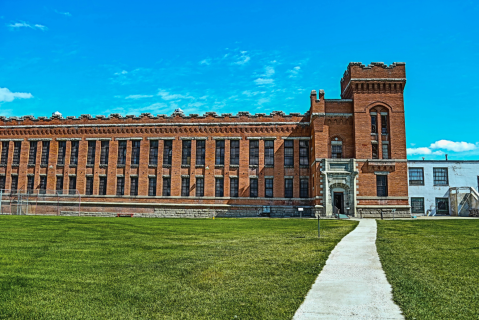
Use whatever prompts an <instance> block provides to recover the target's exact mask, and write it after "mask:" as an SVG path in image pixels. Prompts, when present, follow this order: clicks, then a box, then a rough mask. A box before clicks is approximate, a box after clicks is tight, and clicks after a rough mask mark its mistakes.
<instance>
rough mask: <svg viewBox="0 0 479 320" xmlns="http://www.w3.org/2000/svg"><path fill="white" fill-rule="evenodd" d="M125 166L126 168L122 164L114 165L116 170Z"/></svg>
mask: <svg viewBox="0 0 479 320" xmlns="http://www.w3.org/2000/svg"><path fill="white" fill-rule="evenodd" d="M125 166H126V165H124V164H117V165H116V167H117V168H124V167H125Z"/></svg>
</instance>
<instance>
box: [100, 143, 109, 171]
mask: <svg viewBox="0 0 479 320" xmlns="http://www.w3.org/2000/svg"><path fill="white" fill-rule="evenodd" d="M109 154H110V141H102V142H101V152H100V164H102V165H107V164H108V156H109Z"/></svg>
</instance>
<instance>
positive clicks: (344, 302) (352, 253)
mask: <svg viewBox="0 0 479 320" xmlns="http://www.w3.org/2000/svg"><path fill="white" fill-rule="evenodd" d="M376 232H377V225H376V220H374V219H364V220H360V222H359V225H358V226H357V227H356V229H354V230H353V231H351V232H350V233H349V234H348V235H347V236H345V237H344V238H343V239H342V240H341V241H340V242H339V243H338V245H337V246H336V248H334V250H333V251H332V252H331V254H330V256H329V258H328V260H327V261H326V265H325V266H324V268H323V270H322V271H321V273H320V274H319V276H318V278H317V279H316V281H315V283H314V284H313V287H312V288H311V290H309V292H308V295H307V296H306V299H305V300H304V302H303V304H302V305H301V306H300V307H299V309H298V310H297V311H296V314H295V315H294V317H293V319H294V320H306V319H307V320H310V319H404V317H403V315H402V314H401V310H400V309H399V307H398V306H397V305H396V304H394V302H393V301H392V293H391V285H390V284H389V283H388V281H387V279H386V275H385V273H384V271H383V269H382V266H381V262H380V261H379V256H378V253H377V250H376Z"/></svg>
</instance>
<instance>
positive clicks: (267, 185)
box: [264, 178, 273, 198]
mask: <svg viewBox="0 0 479 320" xmlns="http://www.w3.org/2000/svg"><path fill="white" fill-rule="evenodd" d="M264 196H265V197H266V198H272V197H273V179H271V178H268V179H264Z"/></svg>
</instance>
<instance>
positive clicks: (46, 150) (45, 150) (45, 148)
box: [40, 141, 50, 166]
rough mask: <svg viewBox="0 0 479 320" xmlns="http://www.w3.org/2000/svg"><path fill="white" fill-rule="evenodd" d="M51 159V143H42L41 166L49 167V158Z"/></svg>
mask: <svg viewBox="0 0 479 320" xmlns="http://www.w3.org/2000/svg"><path fill="white" fill-rule="evenodd" d="M49 157H50V141H42V161H41V162H40V165H42V166H48V158H49Z"/></svg>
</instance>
